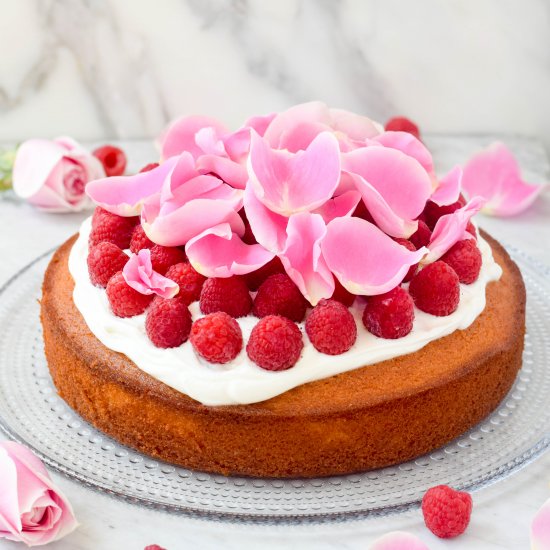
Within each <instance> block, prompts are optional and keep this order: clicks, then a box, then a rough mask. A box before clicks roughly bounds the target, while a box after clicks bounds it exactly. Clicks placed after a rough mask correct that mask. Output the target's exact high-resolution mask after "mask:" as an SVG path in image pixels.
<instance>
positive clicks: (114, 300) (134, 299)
mask: <svg viewBox="0 0 550 550" xmlns="http://www.w3.org/2000/svg"><path fill="white" fill-rule="evenodd" d="M107 298H108V299H109V304H110V306H111V309H112V311H113V313H114V314H115V315H116V316H117V317H133V316H134V315H140V314H141V313H143V312H144V311H145V310H146V309H147V306H148V305H149V304H150V303H151V300H152V299H153V296H152V295H146V294H141V293H140V292H138V291H137V290H135V289H133V288H132V287H131V286H129V285H128V283H127V282H126V281H125V280H124V277H123V275H122V271H119V272H118V273H115V274H114V275H113V276H112V277H111V278H110V279H109V282H108V283H107Z"/></svg>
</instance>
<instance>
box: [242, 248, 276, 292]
mask: <svg viewBox="0 0 550 550" xmlns="http://www.w3.org/2000/svg"><path fill="white" fill-rule="evenodd" d="M284 272H285V268H284V267H283V264H282V263H281V260H279V258H278V257H277V256H275V257H274V258H273V259H272V260H270V261H269V262H267V263H266V264H265V265H263V266H262V267H260V268H259V269H256V271H252V272H251V273H247V274H246V275H243V277H244V280H245V281H246V284H247V286H248V288H249V289H250V290H258V288H260V285H261V284H262V283H263V282H264V281H265V280H266V279H267V278H268V277H269V276H270V275H275V273H284Z"/></svg>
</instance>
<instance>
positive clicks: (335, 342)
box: [306, 300, 357, 355]
mask: <svg viewBox="0 0 550 550" xmlns="http://www.w3.org/2000/svg"><path fill="white" fill-rule="evenodd" d="M306 333H307V335H308V337H309V340H310V342H311V343H312V344H313V347H314V348H315V349H316V350H317V351H320V352H321V353H326V354H327V355H340V354H341V353H344V352H346V351H348V349H349V348H351V346H353V344H354V343H355V340H356V339H357V325H356V324H355V319H354V318H353V315H352V314H351V313H350V311H349V309H348V308H347V307H346V306H345V305H344V304H342V303H340V302H337V301H336V300H321V301H320V302H319V303H318V304H317V305H316V306H315V307H314V308H313V310H312V312H311V313H310V314H309V315H308V318H307V319H306Z"/></svg>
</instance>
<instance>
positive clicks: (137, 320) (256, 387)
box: [69, 218, 502, 406]
mask: <svg viewBox="0 0 550 550" xmlns="http://www.w3.org/2000/svg"><path fill="white" fill-rule="evenodd" d="M90 230H91V218H88V219H87V220H85V221H84V222H83V224H82V226H81V228H80V235H79V237H78V239H77V241H76V242H75V243H74V245H73V247H72V250H71V253H70V257H69V271H70V273H71V275H72V277H73V279H74V282H75V287H74V293H73V299H74V303H75V305H76V307H77V309H78V310H79V311H80V313H81V314H82V317H83V318H84V320H85V321H86V324H87V325H88V327H89V328H90V330H91V332H92V333H93V334H94V335H95V337H96V338H97V339H98V340H99V341H100V342H102V343H103V344H104V345H105V346H106V347H108V348H110V349H112V350H114V351H117V352H120V353H123V354H124V355H126V356H127V357H128V358H129V359H131V360H132V361H133V362H134V363H135V364H136V365H137V367H138V368H140V369H141V370H142V371H144V372H146V373H147V374H149V375H150V376H152V377H153V378H156V379H157V380H160V381H161V382H163V383H165V384H166V385H168V386H170V387H172V388H174V389H175V390H177V391H180V392H182V393H184V394H187V395H188V396H190V397H192V398H193V399H195V400H197V401H199V402H201V403H203V404H204V405H210V406H214V405H237V404H247V403H256V402H259V401H264V400H266V399H270V398H271V397H274V396H276V395H279V394H282V393H284V392H286V391H288V390H290V389H292V388H295V387H297V386H300V385H301V384H306V383H308V382H312V381H314V380H320V379H322V378H328V377H330V376H334V375H336V374H340V373H342V372H346V371H349V370H353V369H357V368H361V367H364V366H368V365H372V364H374V363H378V362H380V361H385V360H387V359H391V358H393V357H398V356H400V355H406V354H408V353H413V352H415V351H417V350H419V349H420V348H422V347H424V346H425V345H426V344H428V343H430V342H432V341H433V340H437V339H438V338H442V337H444V336H447V335H449V334H451V333H452V332H454V331H455V330H463V329H466V328H468V327H469V326H470V325H471V324H472V323H473V322H474V321H475V319H476V318H477V317H478V315H479V314H480V313H481V312H482V311H483V309H484V308H485V290H486V286H487V284H488V283H489V282H491V281H496V280H498V279H499V278H500V276H501V274H502V269H501V268H500V266H499V265H498V264H497V263H496V262H495V261H494V259H493V255H492V252H491V247H490V246H489V244H488V243H487V242H486V241H484V240H483V239H482V238H481V237H480V236H479V237H478V246H479V249H480V250H481V254H482V258H483V264H482V267H481V272H480V274H479V278H478V280H477V281H476V282H474V283H473V284H471V285H462V284H461V285H460V303H459V306H458V308H457V310H456V311H455V312H454V313H452V314H451V315H448V316H447V317H435V316H433V315H429V314H427V313H424V312H422V311H420V310H419V309H417V308H415V311H414V313H415V320H414V326H413V329H412V331H411V332H410V333H409V334H408V335H407V336H405V337H403V338H400V339H398V340H385V339H383V338H378V337H376V336H374V335H372V334H371V333H369V332H368V331H367V330H366V329H365V328H364V326H363V323H362V320H361V315H362V310H363V307H364V303H362V301H361V299H360V298H359V299H357V300H356V302H355V304H354V305H353V306H352V307H351V308H350V309H351V312H352V313H353V315H354V317H355V321H356V323H357V341H356V342H355V344H354V345H353V346H352V347H351V349H349V350H348V351H347V352H345V353H343V354H341V355H337V356H331V355H325V354H323V353H320V352H318V351H317V350H316V349H315V348H314V347H313V345H312V344H311V342H310V341H309V339H308V337H307V335H306V334H305V331H304V323H300V325H299V326H300V329H301V331H302V332H303V333H304V336H303V341H304V349H303V351H302V355H301V357H300V359H299V360H298V362H297V363H296V365H295V366H294V367H292V368H290V369H288V370H286V371H279V372H271V371H267V370H264V369H262V368H260V367H258V366H257V365H256V364H254V363H253V362H252V361H251V360H250V359H249V358H248V356H247V354H246V350H245V347H246V342H247V341H248V337H249V336H250V332H251V331H252V328H253V327H254V325H255V324H256V323H257V322H258V319H257V318H256V317H254V316H252V315H249V316H248V317H244V318H240V319H237V321H238V323H239V325H240V327H241V330H242V332H243V338H244V346H243V350H242V351H241V353H240V354H239V355H238V356H237V357H236V358H235V359H234V360H233V361H231V362H230V363H227V364H225V365H214V364H211V363H208V362H206V361H204V360H203V359H202V358H200V357H199V356H197V355H196V354H195V352H194V350H193V347H192V346H191V344H190V343H189V342H186V343H184V344H183V345H182V346H180V347H179V348H171V349H160V348H157V347H155V346H154V345H153V344H152V343H151V341H150V340H149V338H148V337H147V334H146V332H145V314H143V315H138V316H135V317H131V318H126V319H123V318H120V317H116V316H115V315H114V314H113V313H112V312H111V309H110V307H109V302H108V299H107V294H106V292H105V290H104V289H102V288H97V287H95V286H93V285H92V283H91V282H90V277H89V275H88V266H87V256H88V236H89V234H90ZM189 309H190V310H191V315H192V317H193V320H195V319H197V318H199V317H201V316H202V315H201V312H200V309H199V304H198V302H194V303H193V304H191V306H190V308H189Z"/></svg>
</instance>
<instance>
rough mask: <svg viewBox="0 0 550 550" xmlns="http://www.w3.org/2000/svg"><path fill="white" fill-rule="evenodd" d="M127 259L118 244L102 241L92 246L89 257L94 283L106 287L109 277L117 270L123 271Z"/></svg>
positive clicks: (89, 268) (89, 266)
mask: <svg viewBox="0 0 550 550" xmlns="http://www.w3.org/2000/svg"><path fill="white" fill-rule="evenodd" d="M127 261H128V256H126V254H124V252H123V251H122V250H121V249H120V248H119V247H118V246H117V245H116V244H113V243H108V242H101V243H98V244H96V245H95V246H92V247H91V248H90V250H89V252H88V259H87V262H88V273H89V274H90V280H91V281H92V284H93V285H95V286H101V287H103V288H105V287H106V286H107V283H108V282H109V279H110V278H111V277H112V276H113V275H114V274H115V273H116V272H117V271H122V268H123V267H124V266H125V265H126V262H127Z"/></svg>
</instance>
